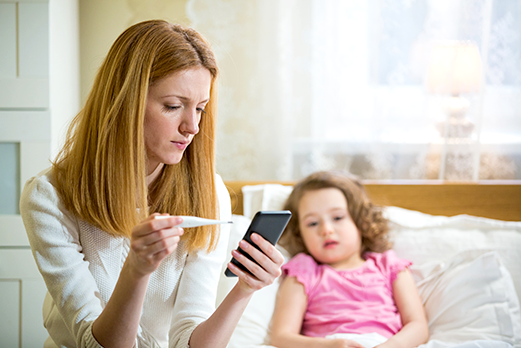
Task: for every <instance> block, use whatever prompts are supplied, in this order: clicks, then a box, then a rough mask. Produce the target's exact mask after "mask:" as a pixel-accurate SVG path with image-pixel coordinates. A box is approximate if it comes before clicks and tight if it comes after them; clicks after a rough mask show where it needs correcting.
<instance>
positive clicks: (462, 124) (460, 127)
mask: <svg viewBox="0 0 521 348" xmlns="http://www.w3.org/2000/svg"><path fill="white" fill-rule="evenodd" d="M446 125H447V126H448V129H447V132H445V126H446ZM436 128H437V129H438V131H439V132H440V135H441V137H442V138H445V136H446V137H447V138H469V137H470V136H471V134H472V132H473V131H474V128H475V127H474V123H472V122H471V121H469V120H468V119H467V118H465V117H454V116H449V120H448V122H439V123H438V124H437V125H436Z"/></svg>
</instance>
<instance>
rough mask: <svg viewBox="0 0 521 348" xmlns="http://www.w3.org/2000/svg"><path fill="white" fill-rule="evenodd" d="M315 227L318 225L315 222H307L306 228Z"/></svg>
mask: <svg viewBox="0 0 521 348" xmlns="http://www.w3.org/2000/svg"><path fill="white" fill-rule="evenodd" d="M316 225H318V223H317V222H315V221H313V222H309V223H308V224H307V226H308V227H315V226H316Z"/></svg>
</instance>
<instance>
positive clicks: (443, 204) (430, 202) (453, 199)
mask: <svg viewBox="0 0 521 348" xmlns="http://www.w3.org/2000/svg"><path fill="white" fill-rule="evenodd" d="M266 183H279V184H282V185H292V182H273V181H266V182H260V181H226V182H225V185H226V187H227V188H228V191H229V192H230V197H231V199H232V210H233V213H234V214H242V207H243V206H242V204H243V201H242V190H241V188H242V187H243V186H245V185H258V184H266ZM363 184H364V186H365V187H366V190H367V193H368V194H369V196H370V197H371V199H372V200H373V201H374V202H375V203H377V204H380V205H389V206H397V207H402V208H406V209H412V210H418V211H421V212H424V213H427V214H432V215H446V216H453V215H458V214H469V215H475V216H482V217H487V218H491V219H499V220H507V221H521V181H518V180H516V181H491V182H486V181H480V182H472V183H450V182H439V181H422V182H418V181H414V182H412V181H364V182H363Z"/></svg>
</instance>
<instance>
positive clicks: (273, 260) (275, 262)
mask: <svg viewBox="0 0 521 348" xmlns="http://www.w3.org/2000/svg"><path fill="white" fill-rule="evenodd" d="M251 239H252V241H253V242H254V243H255V244H256V245H257V246H258V247H259V248H260V249H261V250H262V251H263V253H262V252H260V251H259V250H258V249H257V248H255V247H254V246H253V245H251V244H249V243H248V242H246V241H245V240H241V242H240V243H239V246H240V247H241V249H242V250H244V251H245V252H247V253H248V254H249V255H250V256H251V257H252V258H253V259H254V260H255V261H257V262H258V263H259V265H260V266H259V265H257V264H256V263H255V262H253V261H251V260H249V259H248V258H247V257H246V256H244V255H242V254H241V253H240V252H239V251H237V250H233V251H232V255H233V257H234V258H235V259H236V260H237V261H239V262H240V263H241V264H242V265H243V266H244V267H246V268H247V269H248V270H249V271H250V272H251V273H252V274H253V276H252V275H250V274H248V273H246V272H244V271H242V270H241V269H240V268H239V267H237V266H235V265H234V264H233V263H231V262H230V263H228V267H229V268H230V270H231V271H232V272H233V273H234V274H235V275H237V277H239V283H238V284H239V286H240V288H241V289H242V290H243V291H245V292H250V293H253V292H254V291H257V290H259V289H262V288H263V287H265V286H267V285H270V284H272V283H273V282H274V281H275V279H277V278H278V277H279V276H280V275H281V273H282V272H281V270H280V267H281V266H282V263H283V262H284V257H283V256H282V254H281V253H280V252H279V251H278V250H277V249H275V247H274V246H273V245H272V244H271V243H270V242H268V241H267V240H265V239H264V238H262V237H261V236H260V235H259V234H257V233H253V234H252V235H251Z"/></svg>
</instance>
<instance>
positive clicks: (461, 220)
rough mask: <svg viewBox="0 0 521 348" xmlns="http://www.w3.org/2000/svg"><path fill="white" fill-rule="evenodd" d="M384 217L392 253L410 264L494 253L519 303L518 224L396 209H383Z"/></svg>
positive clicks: (520, 256) (520, 248)
mask: <svg viewBox="0 0 521 348" xmlns="http://www.w3.org/2000/svg"><path fill="white" fill-rule="evenodd" d="M386 216H387V218H388V219H389V220H390V221H391V236H392V239H393V241H394V246H393V249H394V250H395V251H396V254H397V255H398V256H399V257H401V258H404V259H408V260H411V261H412V262H413V264H417V265H419V264H423V263H425V262H429V261H439V260H443V259H446V258H449V257H451V256H453V255H455V254H457V253H458V252H461V251H464V250H469V249H477V250H482V251H493V250H494V251H497V252H498V254H499V255H500V258H501V260H502V261H503V264H504V265H505V266H506V268H507V269H508V271H509V272H510V274H511V275H512V278H513V280H514V286H515V287H516V291H517V296H518V299H521V252H520V251H521V222H516V221H500V220H493V219H486V218H481V217H476V216H469V215H457V216H452V217H446V216H434V215H428V214H424V213H420V212H418V211H413V210H407V209H402V208H398V207H387V208H386Z"/></svg>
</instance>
